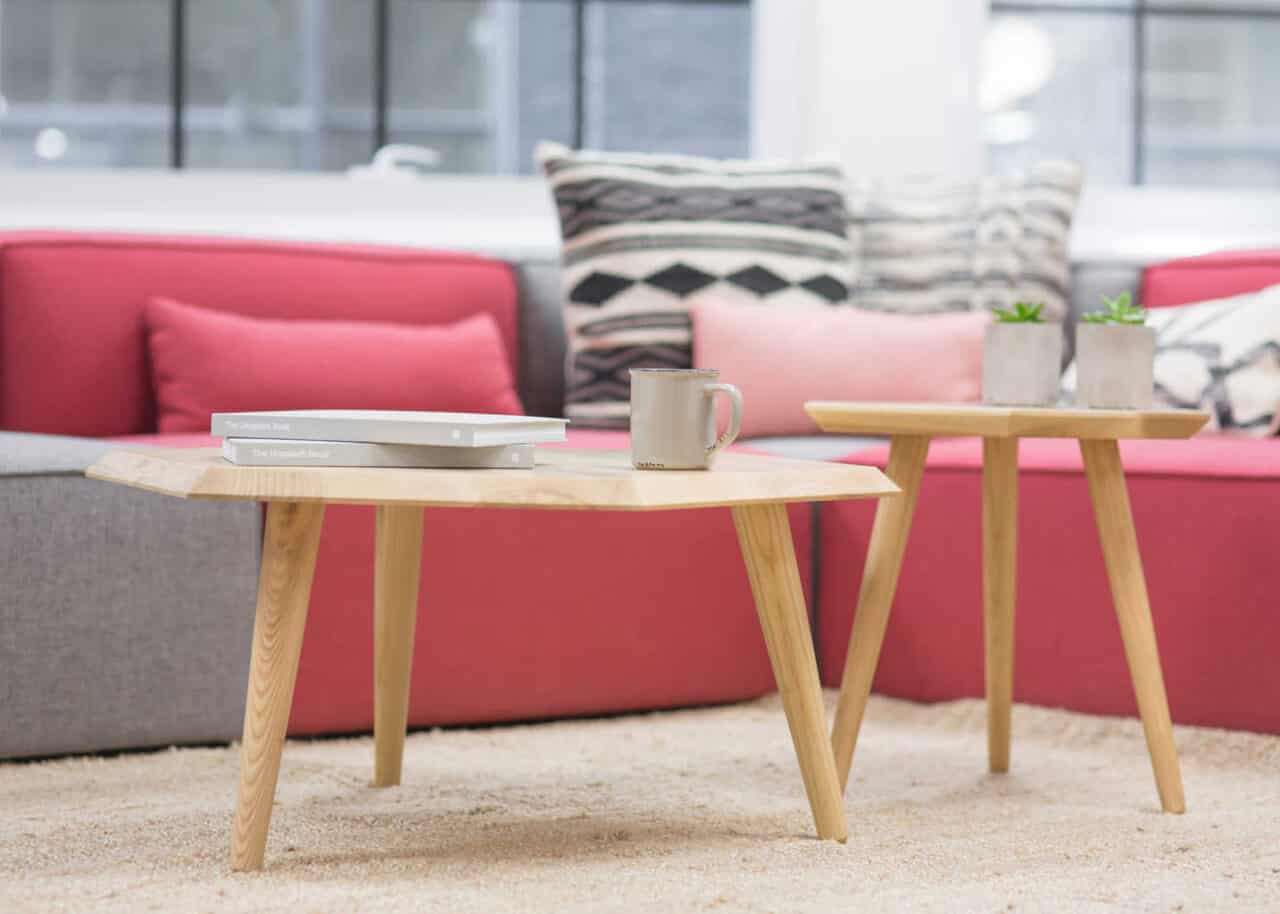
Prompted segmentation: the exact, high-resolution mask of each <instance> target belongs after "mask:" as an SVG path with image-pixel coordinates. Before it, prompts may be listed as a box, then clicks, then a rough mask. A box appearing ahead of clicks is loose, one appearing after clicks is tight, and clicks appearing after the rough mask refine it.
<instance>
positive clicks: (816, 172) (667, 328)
mask: <svg viewBox="0 0 1280 914" xmlns="http://www.w3.org/2000/svg"><path fill="white" fill-rule="evenodd" d="M537 159H538V163H539V164H540V165H541V167H542V169H543V171H544V173H545V174H546V176H547V180H548V182H549V183H550V185H551V190H552V193H553V194H554V196H555V202H556V206H557V209H558V211H559V215H560V230H561V234H562V235H563V238H564V263H563V267H564V294H565V318H566V320H565V323H566V326H567V328H568V333H569V365H568V383H567V390H566V404H565V414H566V415H567V416H568V417H569V418H570V419H572V420H573V421H574V422H575V423H577V424H579V425H587V426H594V427H603V428H624V427H626V425H627V421H628V405H629V400H630V375H629V370H630V369H632V368H689V367H691V366H692V339H691V331H690V321H689V309H690V308H691V307H692V306H693V305H694V304H695V303H696V301H697V300H699V299H700V298H715V299H717V300H719V301H722V302H723V301H739V302H743V303H751V304H756V305H759V304H766V305H768V306H770V307H778V308H798V307H812V306H829V305H842V304H844V303H845V302H846V300H847V298H848V289H849V279H850V259H849V255H850V249H849V243H848V241H847V239H846V238H845V222H846V211H845V200H844V190H845V188H844V180H843V177H842V175H841V172H840V169H839V168H838V167H837V166H834V165H784V164H777V163H767V162H746V161H721V160H715V159H703V158H695V157H689V156H657V155H629V154H615V153H604V152H586V151H575V150H570V149H568V148H566V147H564V146H560V145H558V144H553V143H542V144H540V145H539V147H538V150H537Z"/></svg>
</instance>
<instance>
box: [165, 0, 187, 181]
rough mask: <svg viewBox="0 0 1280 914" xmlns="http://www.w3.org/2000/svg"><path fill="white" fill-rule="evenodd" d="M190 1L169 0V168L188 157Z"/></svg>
mask: <svg viewBox="0 0 1280 914" xmlns="http://www.w3.org/2000/svg"><path fill="white" fill-rule="evenodd" d="M186 69H187V0H170V2H169V167H171V168H182V167H183V165H184V164H185V160H186V136H185V134H184V132H183V111H184V109H185V108H186V91H187V90H186Z"/></svg>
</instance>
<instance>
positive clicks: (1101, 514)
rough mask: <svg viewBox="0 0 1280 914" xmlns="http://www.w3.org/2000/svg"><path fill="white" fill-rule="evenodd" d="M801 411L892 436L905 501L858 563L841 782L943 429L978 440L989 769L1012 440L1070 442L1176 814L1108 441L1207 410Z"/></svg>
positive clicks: (1002, 638)
mask: <svg viewBox="0 0 1280 914" xmlns="http://www.w3.org/2000/svg"><path fill="white" fill-rule="evenodd" d="M805 409H806V411H807V412H808V413H809V415H810V416H812V417H813V419H814V420H815V421H816V422H817V423H818V425H819V427H821V429H822V430H823V431H825V432H840V433H846V434H855V435H889V436H891V443H890V445H889V465H888V467H887V469H886V472H887V473H888V475H889V478H890V479H892V480H893V481H894V482H896V483H897V484H898V486H899V487H901V489H902V492H903V497H902V498H895V499H890V500H887V501H883V502H881V503H880V506H879V508H878V509H877V510H876V519H875V525H874V526H873V528H872V532H871V544H870V547H869V549H868V551H867V558H866V565H865V567H864V569H863V575H862V588H861V591H860V592H859V594H858V607H857V611H856V614H855V615H854V620H853V631H852V633H851V635H850V638H849V653H848V656H847V658H846V660H845V667H844V679H843V681H842V683H841V687H840V701H839V704H838V705H837V708H836V719H835V725H834V728H833V730H832V737H831V740H832V746H833V748H834V750H835V755H836V767H837V769H838V770H839V774H840V785H841V788H842V789H843V787H844V786H845V785H846V784H847V782H848V779H849V767H850V765H851V764H852V762H853V751H854V747H855V746H856V745H857V741H858V730H859V728H860V727H861V726H862V715H863V711H864V710H865V709H866V704H867V695H868V693H869V692H870V691H871V680H872V677H873V676H874V675H875V668H876V663H877V661H878V660H879V657H880V646H881V644H882V643H883V641H884V633H885V627H886V625H887V624H888V621H889V607H890V604H891V603H892V602H893V593H894V590H895V589H896V588H897V584H898V572H899V570H900V569H901V567H902V555H903V552H904V551H905V549H906V545H907V536H908V534H909V533H910V530H911V516H912V513H913V511H914V510H915V502H916V497H917V495H918V494H919V491H920V478H921V476H922V475H923V474H924V462H925V456H926V455H927V454H928V451H929V439H930V438H932V437H935V436H942V435H966V436H969V435H972V436H980V437H981V438H982V439H983V441H982V448H983V450H982V524H983V535H982V560H983V567H982V581H983V629H984V633H985V642H986V649H985V653H986V680H987V682H986V691H987V758H988V763H989V766H990V769H991V770H992V771H993V772H1005V771H1008V770H1009V745H1010V719H1011V714H1012V704H1013V617H1014V575H1015V565H1016V559H1017V546H1018V540H1017V522H1018V439H1019V438H1075V439H1077V440H1078V441H1079V442H1080V453H1081V454H1082V455H1083V457H1084V469H1085V474H1086V476H1087V477H1088V480H1089V494H1090V497H1091V499H1092V501H1093V512H1094V516H1095V518H1096V519H1097V522H1098V537H1099V539H1100V540H1101V542H1102V554H1103V558H1104V560H1105V563H1106V566H1107V576H1108V578H1109V579H1110V581H1111V593H1112V598H1113V599H1114V601H1115V607H1116V615H1117V617H1118V618H1119V620H1120V635H1121V638H1122V639H1123V640H1124V651H1125V657H1126V659H1127V660H1128V663H1129V674H1130V676H1132V678H1133V689H1134V692H1135V693H1136V695H1137V699H1138V711H1139V713H1140V714H1141V715H1142V726H1143V729H1144V730H1145V732H1146V737H1147V749H1148V751H1149V752H1150V754H1151V766H1152V768H1153V769H1154V770H1155V779H1156V790H1157V791H1158V793H1159V795H1160V805H1161V807H1162V808H1163V809H1164V811H1165V812H1183V811H1184V810H1185V809H1186V803H1185V801H1184V800H1183V796H1182V775H1181V774H1180V773H1179V770H1178V754H1177V750H1176V749H1175V747H1174V744H1173V724H1172V723H1171V721H1170V719H1169V702H1168V699H1167V698H1166V697H1165V691H1164V675H1163V673H1162V672H1161V669H1160V655H1159V653H1158V651H1157V649H1156V633H1155V628H1154V626H1153V625H1152V622H1151V605H1150V603H1149V601H1148V599H1147V584H1146V579H1145V578H1144V577H1143V573H1142V558H1141V556H1140V555H1139V553H1138V540H1137V535H1136V533H1135V531H1134V526H1133V515H1132V513H1131V512H1130V510H1129V493H1128V489H1127V487H1126V486H1125V480H1124V469H1123V468H1122V467H1121V464H1120V449H1119V447H1118V446H1117V444H1116V441H1117V440H1118V439H1122V438H1189V437H1190V436H1191V435H1194V434H1195V433H1196V432H1197V431H1199V429H1200V428H1201V427H1202V426H1203V425H1204V424H1205V423H1206V422H1207V421H1208V420H1209V414H1208V413H1204V412H1194V411H1189V410H1171V411H1156V410H1152V411H1133V410H1094V409H1030V408H1001V407H987V406H969V405H948V404H926V403H919V404H917V403H839V402H812V403H806V404H805Z"/></svg>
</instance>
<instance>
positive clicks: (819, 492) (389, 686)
mask: <svg viewBox="0 0 1280 914" xmlns="http://www.w3.org/2000/svg"><path fill="white" fill-rule="evenodd" d="M88 475H89V476H90V477H92V478H94V479H103V480H107V481H110V482H118V483H122V484H124V485H129V486H134V487H137V488H141V489H148V490H151V491H155V492H161V493H165V494H168V495H177V496H181V497H184V498H218V499H239V500H250V501H265V502H268V508H267V522H266V536H265V541H264V543H263V554H262V572H261V578H260V581H259V587H258V608H257V617H256V621H255V624H254V632H253V654H252V659H251V661H250V669H249V690H248V698H247V700H246V703H245V715H244V737H243V743H242V746H241V749H240V789H239V793H238V795H237V800H236V811H235V821H234V824H233V827H232V835H231V863H232V868H233V869H236V870H256V869H260V868H261V867H262V863H263V856H264V852H265V848H266V842H267V829H268V826H269V824H270V820H271V806H272V802H273V800H274V797H275V791H276V779H277V777H278V775H279V772H280V755H281V751H282V749H283V747H284V738H285V730H286V725H287V724H288V721H289V709H290V706H291V704H292V702H293V685H294V679H295V677H296V676H297V672H298V657H299V654H300V653H301V650H302V632H303V625H304V623H305V621H306V615H307V604H308V602H309V598H310V594H311V577H312V572H313V571H314V569H315V563H316V548H317V545H318V543H319V539H320V525H321V521H322V520H323V517H324V506H325V504H327V503H330V502H332V503H335V504H337V503H346V504H373V505H377V528H376V540H375V551H376V556H375V574H374V594H373V604H374V606H373V626H374V754H375V761H374V783H375V784H376V785H377V786H383V787H386V786H393V785H396V784H399V783H400V773H401V772H400V769H401V761H402V759H403V756H404V739H405V724H406V721H407V719H408V712H409V672H410V668H411V660H412V657H413V636H414V623H415V621H416V619H417V612H418V580H419V560H420V558H421V556H422V529H423V508H424V506H425V507H436V506H440V507H461V508H551V509H598V510H610V511H647V510H669V509H681V508H705V507H714V506H724V507H728V508H731V509H732V510H733V519H734V525H735V527H736V528H737V532H738V541H739V545H740V547H741V550H742V557H743V559H744V560H745V563H746V568H747V577H748V578H749V580H750V582H751V590H752V594H753V596H754V597H755V602H756V609H757V610H758V613H759V616H760V627H761V629H762V630H763V632H764V640H765V646H766V647H767V649H768V652H769V660H770V662H771V664H772V665H773V672H774V676H775V678H776V679H777V683H778V690H779V692H781V694H782V705H783V708H784V710H785V712H786V716H787V723H788V725H789V726H790V729H791V739H792V742H793V744H794V746H795V751H796V755H797V757H798V759H799V762H800V773H801V775H802V777H803V779H804V786H805V791H806V793H807V794H808V798H809V805H810V808H811V809H812V812H813V817H814V822H815V823H816V825H817V832H818V836H819V837H820V838H829V839H834V840H837V841H844V840H845V839H846V837H847V835H848V828H847V825H846V822H845V815H844V804H843V803H842V801H841V790H840V785H839V782H838V779H837V777H836V768H835V762H834V759H833V756H832V752H831V744H830V741H829V740H828V739H827V730H826V714H825V713H824V710H823V705H822V689H821V686H820V684H819V682H818V666H817V662H816V660H815V658H814V650H813V641H812V638H811V635H810V632H809V616H808V612H807V610H806V608H805V602H804V594H803V592H802V590H801V586H800V574H799V571H798V569H797V567H796V558H795V549H794V546H793V544H792V541H791V526H790V524H789V523H788V521H787V512H786V504H787V503H788V502H793V501H827V500H832V499H844V498H864V497H880V496H885V495H896V494H897V492H898V489H897V488H896V487H895V486H894V485H893V484H892V483H891V482H889V480H888V479H887V478H886V477H885V475H884V474H883V473H881V472H880V471H879V470H877V469H874V468H872V467H853V466H842V465H840V464H831V463H818V462H813V461H803V460H784V459H779V458H772V457H756V456H750V455H746V454H721V455H719V456H718V457H717V458H716V465H715V468H714V469H712V470H709V471H637V470H633V469H632V468H631V462H630V458H629V456H628V455H627V454H626V453H622V452H614V451H571V450H558V449H543V450H540V451H539V452H538V457H537V465H536V466H535V468H534V469H532V470H416V469H415V470H411V469H403V470H401V469H352V468H311V467H308V468H300V467H298V468H295V467H247V466H234V465H232V464H230V463H227V462H226V461H224V460H223V459H222V457H221V456H220V454H219V452H217V451H212V450H176V449H155V450H148V451H114V452H112V453H109V454H107V455H106V456H104V457H103V458H102V460H100V461H99V462H98V463H96V464H95V465H94V466H92V467H91V468H90V469H89V471H88ZM672 637H678V635H677V633H674V632H673V633H672Z"/></svg>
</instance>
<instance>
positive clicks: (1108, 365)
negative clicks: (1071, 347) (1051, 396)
mask: <svg viewBox="0 0 1280 914" xmlns="http://www.w3.org/2000/svg"><path fill="white" fill-rule="evenodd" d="M1155 358H1156V332H1155V330H1154V329H1153V328H1151V327H1146V326H1134V325H1125V324H1086V323H1083V322H1082V323H1081V324H1080V325H1079V326H1078V327H1077V328H1076V369H1077V372H1078V376H1077V379H1076V383H1077V389H1076V404H1077V405H1079V406H1084V407H1088V408H1090V409H1150V408H1151V404H1152V400H1153V391H1154V389H1155V368H1154V366H1155Z"/></svg>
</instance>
